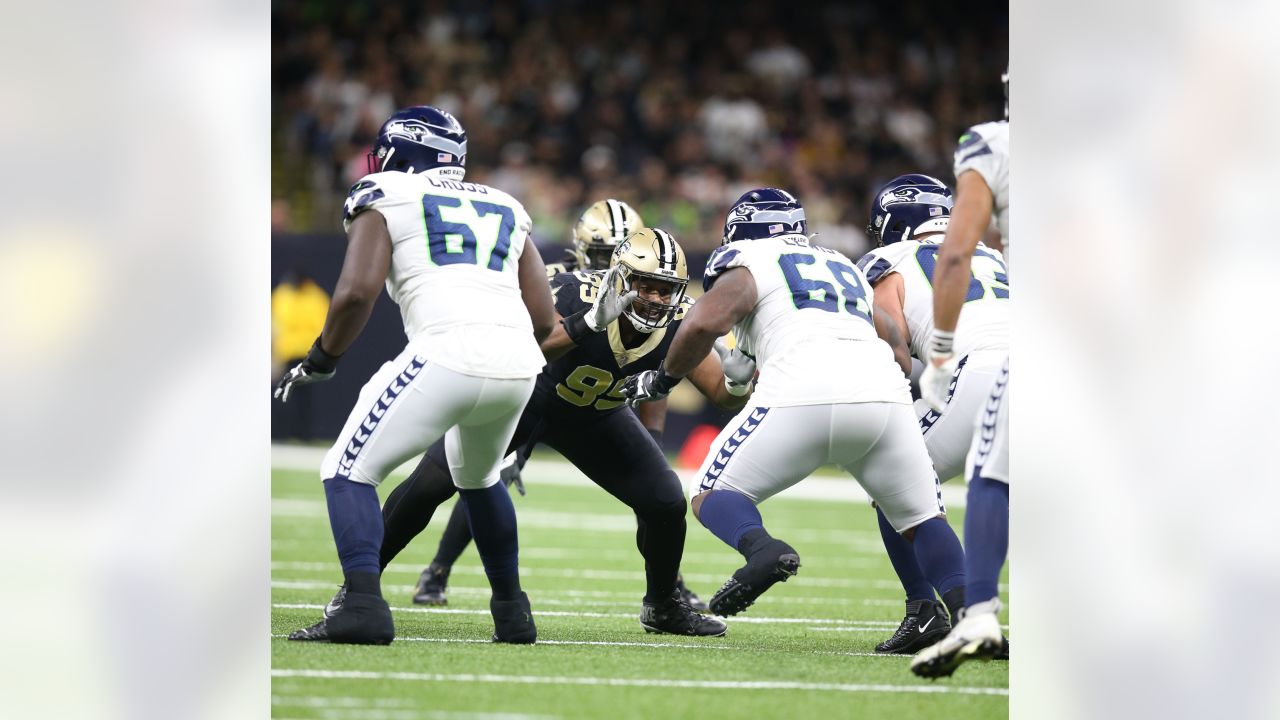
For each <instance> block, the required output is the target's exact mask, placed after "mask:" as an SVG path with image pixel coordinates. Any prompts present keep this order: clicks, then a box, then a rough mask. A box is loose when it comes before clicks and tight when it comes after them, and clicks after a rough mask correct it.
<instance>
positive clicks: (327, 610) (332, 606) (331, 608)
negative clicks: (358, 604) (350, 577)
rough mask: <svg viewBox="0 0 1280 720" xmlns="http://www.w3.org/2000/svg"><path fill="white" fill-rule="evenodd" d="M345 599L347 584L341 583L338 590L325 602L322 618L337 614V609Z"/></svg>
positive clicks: (340, 607) (326, 618) (339, 608)
mask: <svg viewBox="0 0 1280 720" xmlns="http://www.w3.org/2000/svg"><path fill="white" fill-rule="evenodd" d="M346 599H347V584H346V583H342V585H341V586H339V587H338V592H336V593H334V594H333V597H332V598H330V599H329V602H328V603H326V604H325V606H324V619H325V620H328V619H329V618H331V617H333V616H334V615H336V614H338V611H339V610H341V609H342V603H343V601H344V600H346Z"/></svg>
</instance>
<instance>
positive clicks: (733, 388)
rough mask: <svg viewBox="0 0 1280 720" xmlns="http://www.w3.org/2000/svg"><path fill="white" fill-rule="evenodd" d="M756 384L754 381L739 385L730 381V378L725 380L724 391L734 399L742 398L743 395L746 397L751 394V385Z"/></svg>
mask: <svg viewBox="0 0 1280 720" xmlns="http://www.w3.org/2000/svg"><path fill="white" fill-rule="evenodd" d="M754 382H755V381H754V380H748V381H747V382H745V383H742V384H738V383H736V382H734V381H732V380H730V379H729V378H725V379H724V389H725V390H726V391H727V392H728V393H729V394H730V395H732V396H734V397H742V396H743V395H746V394H747V393H749V392H751V384H752V383H754Z"/></svg>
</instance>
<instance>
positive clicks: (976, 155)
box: [955, 120, 1009, 253]
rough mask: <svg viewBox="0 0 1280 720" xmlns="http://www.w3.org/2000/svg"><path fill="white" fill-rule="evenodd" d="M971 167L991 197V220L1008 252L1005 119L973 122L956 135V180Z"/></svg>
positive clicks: (1006, 134)
mask: <svg viewBox="0 0 1280 720" xmlns="http://www.w3.org/2000/svg"><path fill="white" fill-rule="evenodd" d="M967 170H973V171H974V172H976V173H978V174H979V175H981V176H982V179H983V180H985V181H986V183H987V187H988V188H990V189H991V196H992V198H993V199H994V200H995V207H994V208H992V213H991V223H992V225H993V226H994V227H995V229H996V230H998V231H999V232H1000V237H1001V239H1002V240H1003V242H1004V250H1005V252H1006V253H1008V252H1009V121H1008V120H997V121H996V122H989V123H983V124H981V125H974V126H973V127H971V128H969V130H968V131H966V132H965V134H963V135H961V136H960V146H959V147H957V148H956V155H955V171H956V180H957V181H958V180H959V179H960V174H961V173H963V172H965V171H967Z"/></svg>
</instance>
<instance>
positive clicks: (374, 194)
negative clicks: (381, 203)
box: [342, 177, 387, 224]
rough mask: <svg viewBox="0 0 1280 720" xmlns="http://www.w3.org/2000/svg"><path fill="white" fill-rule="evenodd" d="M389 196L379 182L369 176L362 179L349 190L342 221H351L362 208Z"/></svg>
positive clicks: (343, 207) (343, 208)
mask: <svg viewBox="0 0 1280 720" xmlns="http://www.w3.org/2000/svg"><path fill="white" fill-rule="evenodd" d="M386 196H387V193H386V192H385V191H384V190H383V189H382V188H381V187H379V185H378V183H377V182H375V181H374V180H371V179H369V178H368V177H366V178H364V179H362V180H360V181H359V182H357V183H356V184H355V185H352V186H351V189H350V190H349V191H347V200H346V202H344V203H343V204H342V222H343V223H344V224H345V223H349V222H351V221H352V220H353V219H354V218H355V216H356V215H359V214H360V212H361V211H362V210H365V209H366V208H368V207H370V206H371V205H373V203H375V202H377V201H378V200H381V199H383V198H385V197H386Z"/></svg>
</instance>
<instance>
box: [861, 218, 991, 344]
mask: <svg viewBox="0 0 1280 720" xmlns="http://www.w3.org/2000/svg"><path fill="white" fill-rule="evenodd" d="M934 237H936V238H937V239H938V242H933V241H931V240H932V239H930V240H926V241H925V242H919V241H916V240H906V241H903V242H896V243H893V244H891V245H886V246H884V247H878V248H876V249H875V250H872V251H871V252H869V253H867V254H866V255H863V256H862V258H861V259H859V260H858V267H859V268H860V269H861V270H862V271H863V273H865V274H866V276H867V281H868V282H870V283H871V284H872V285H875V284H876V283H877V282H879V281H880V278H882V277H884V276H885V275H888V274H889V273H895V272H896V273H898V274H899V275H901V276H902V283H903V301H902V313H903V315H905V316H906V319H907V331H908V332H910V333H911V343H910V344H911V354H912V355H914V356H916V358H918V359H920V360H924V359H925V358H926V357H928V351H927V346H928V343H929V336H930V335H931V334H932V333H933V270H934V266H935V265H936V264H937V261H938V249H939V247H940V246H941V240H942V234H941V233H939V234H937V235H935V236H934ZM969 265H970V270H969V291H968V294H967V295H966V296H965V300H964V302H965V304H964V312H962V313H960V323H959V325H957V326H956V341H955V343H956V344H955V353H956V356H957V357H964V356H966V355H968V354H969V353H971V352H973V351H975V350H1005V351H1007V350H1008V349H1009V303H1008V302H1007V301H1008V299H1009V271H1008V269H1007V268H1006V267H1005V264H1004V257H1003V256H1002V255H1001V254H1000V252H999V251H998V250H994V249H992V248H989V247H987V246H986V245H979V246H978V247H977V248H976V249H975V250H974V251H973V258H972V259H971V260H970V261H969Z"/></svg>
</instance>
